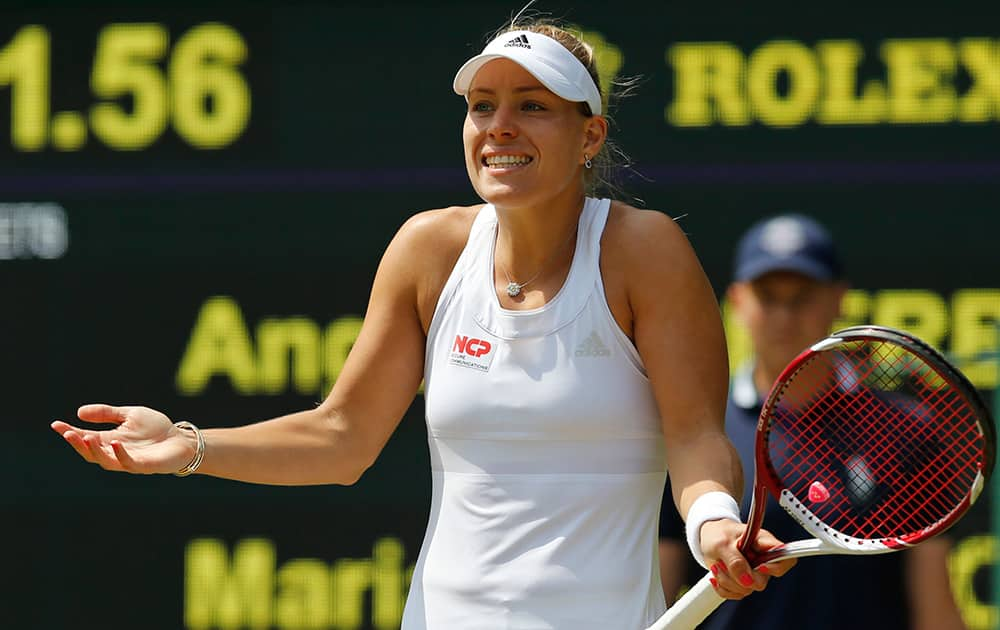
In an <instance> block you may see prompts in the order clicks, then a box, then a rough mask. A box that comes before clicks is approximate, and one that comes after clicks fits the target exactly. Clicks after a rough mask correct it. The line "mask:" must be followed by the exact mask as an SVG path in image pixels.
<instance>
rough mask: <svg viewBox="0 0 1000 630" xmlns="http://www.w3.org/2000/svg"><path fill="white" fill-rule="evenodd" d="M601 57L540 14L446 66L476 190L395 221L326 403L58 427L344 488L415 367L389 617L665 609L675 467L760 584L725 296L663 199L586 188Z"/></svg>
mask: <svg viewBox="0 0 1000 630" xmlns="http://www.w3.org/2000/svg"><path fill="white" fill-rule="evenodd" d="M595 68H596V65H595V60H594V56H593V52H592V50H591V48H590V47H589V46H587V45H586V44H584V43H583V42H581V41H579V40H578V39H577V38H576V37H574V36H573V35H571V34H570V33H568V32H567V31H565V30H562V29H560V28H557V27H554V26H549V25H545V24H541V23H531V24H520V25H516V26H512V27H510V28H509V29H507V30H505V31H504V32H502V33H500V34H499V35H498V36H496V37H495V38H494V39H493V40H492V41H491V42H490V43H489V44H488V45H487V46H486V48H485V49H484V50H483V52H482V53H481V54H478V55H476V56H474V57H473V58H471V59H469V60H468V61H467V62H466V63H465V64H464V65H463V66H462V67H461V68H460V69H459V71H458V74H457V75H456V76H455V79H454V90H455V92H457V93H458V94H459V95H461V96H463V97H465V99H466V100H467V102H468V111H467V115H466V117H465V123H464V127H463V132H462V133H463V140H464V147H465V163H466V168H467V170H468V175H469V179H470V180H471V182H472V185H473V187H474V188H475V190H476V192H477V193H478V194H479V196H480V197H481V198H482V199H483V200H484V201H485V202H486V203H485V204H482V205H476V206H472V207H448V208H443V209H438V210H432V211H428V212H422V213H419V214H417V215H415V216H414V217H412V218H411V219H410V220H409V221H407V222H406V224H405V225H404V226H403V227H402V228H401V229H400V230H399V232H398V234H397V235H396V236H395V238H394V239H393V240H392V242H391V243H390V244H389V246H388V248H387V250H386V252H385V254H384V257H383V259H382V262H381V264H380V266H379V269H378V272H377V274H376V278H375V281H374V286H373V288H372V292H371V298H370V303H369V305H368V310H367V313H366V317H365V321H364V326H363V328H362V330H361V332H360V335H359V337H358V339H357V342H356V343H355V345H354V347H353V350H352V351H351V353H350V356H349V358H348V360H347V362H346V365H345V366H344V369H343V372H342V373H341V376H340V378H339V379H338V380H337V382H336V385H335V386H334V388H333V389H332V391H331V393H330V394H329V396H328V397H327V398H326V400H325V401H324V402H323V403H322V404H321V405H320V406H318V407H317V408H315V409H309V410H306V411H302V412H299V413H293V414H291V415H287V416H283V417H280V418H275V419H271V420H267V421H263V422H259V423H254V424H250V425H246V426H241V427H237V428H226V429H210V430H204V431H202V430H199V429H197V428H196V427H195V426H194V425H193V424H190V423H187V422H182V423H174V422H172V421H171V420H170V419H168V417H167V416H166V415H164V414H162V413H160V412H158V411H154V410H152V409H148V408H144V407H115V406H109V405H104V404H92V405H85V406H83V407H81V408H80V410H79V412H78V415H79V417H80V419H81V420H83V421H85V422H89V423H111V424H114V425H116V426H115V427H114V428H112V429H111V430H107V431H91V430H85V429H83V428H78V427H75V426H71V425H69V424H66V423H64V422H58V421H57V422H55V423H53V428H54V429H55V431H57V432H58V433H60V434H61V435H62V437H63V438H64V439H65V440H66V441H67V442H68V443H69V444H70V445H72V447H73V448H74V449H75V450H76V451H77V452H78V453H79V454H80V455H81V456H82V457H83V458H84V459H86V460H87V461H90V462H94V463H96V464H98V465H100V466H102V467H103V468H106V469H108V470H116V471H128V472H133V473H179V474H189V473H192V472H198V473H200V474H206V475H212V476H216V477H224V478H227V479H237V480H241V481H247V482H255V483H263V484H282V485H299V484H325V483H335V484H351V483H353V482H355V481H356V480H357V479H358V478H359V477H360V476H361V474H362V473H363V472H364V471H365V469H366V468H368V467H369V466H371V465H372V463H373V462H374V461H375V460H376V458H377V457H378V455H379V452H380V451H381V450H382V448H383V446H384V445H385V443H386V441H387V440H388V439H389V436H390V435H391V434H392V432H393V431H394V429H395V428H396V426H397V424H398V423H399V421H400V419H401V418H402V416H403V414H404V412H405V411H406V409H407V408H408V406H409V405H410V403H411V402H412V401H413V399H414V396H415V395H416V393H417V391H418V388H419V386H420V383H421V380H424V381H425V397H426V415H427V427H428V436H429V448H430V455H431V464H432V476H433V495H432V503H431V515H430V522H429V524H428V527H427V533H426V537H425V539H424V542H423V545H422V548H421V551H420V555H419V558H418V561H417V564H416V569H415V572H414V574H413V580H412V585H411V588H410V592H409V596H408V599H407V603H406V607H405V612H404V616H403V628H404V629H405V630H423V629H426V628H430V629H434V630H461V629H474V630H483V629H487V630H488V629H490V628H505V629H523V630H528V629H532V630H537V629H543V628H550V629H556V628H558V629H565V630H588V629H590V630H609V629H612V628H613V629H629V630H640V629H642V628H645V627H646V626H647V625H648V624H650V623H651V622H653V621H654V620H655V619H656V618H657V617H658V616H659V615H660V614H661V613H662V612H663V611H664V610H665V603H664V599H663V592H662V588H661V585H660V579H659V569H658V566H657V547H656V546H657V519H658V510H659V505H660V499H661V496H662V489H663V484H664V479H665V475H666V462H668V461H669V463H670V474H671V476H672V477H673V479H674V487H675V488H676V492H675V494H674V497H673V498H674V499H675V500H676V503H677V506H678V507H679V509H680V511H681V513H682V514H685V515H686V516H687V517H688V523H689V526H690V527H689V529H690V532H691V541H692V552H693V553H694V554H695V555H697V556H698V557H700V558H702V559H703V561H704V562H705V565H706V566H713V565H717V564H718V565H723V564H724V565H725V566H726V567H727V568H726V570H724V571H722V572H720V573H719V575H718V582H717V584H718V587H719V591H720V593H723V594H724V595H725V596H728V597H743V596H746V595H747V594H749V593H750V592H752V591H755V590H761V589H762V588H764V586H765V584H766V583H767V580H768V576H767V575H764V574H762V573H759V572H756V571H752V570H751V569H750V567H749V566H748V565H747V562H746V560H745V559H744V558H743V557H742V556H741V555H740V553H739V552H738V551H737V548H736V541H737V539H738V537H739V535H740V533H741V532H742V531H743V526H742V525H741V524H740V523H739V514H738V508H737V505H736V502H735V500H734V499H733V497H734V496H739V492H740V491H741V488H742V487H743V485H742V484H743V481H742V475H741V468H740V462H739V458H738V456H737V454H736V452H735V451H734V450H733V447H732V445H731V444H730V442H729V440H728V439H727V438H726V435H725V433H724V431H723V425H722V418H723V410H724V404H725V396H726V386H727V380H728V371H727V362H726V348H725V340H724V336H723V331H722V326H721V322H720V317H719V311H718V305H717V303H716V300H715V296H714V294H713V291H712V288H711V286H710V285H709V283H708V281H707V279H706V277H705V275H704V273H703V271H702V269H701V266H700V265H699V262H698V260H697V259H696V257H695V255H694V253H693V251H692V248H691V246H690V245H689V243H688V242H687V240H686V238H685V237H684V235H683V233H682V232H681V230H680V229H678V227H677V226H676V225H675V224H674V223H673V221H671V220H670V218H669V217H667V216H666V215H665V214H663V213H661V212H655V211H641V210H637V209H635V208H633V207H630V206H628V205H626V204H624V203H621V202H618V201H612V200H609V199H601V198H597V197H596V196H591V194H590V191H591V190H593V188H594V187H595V186H596V184H598V183H599V182H598V181H597V180H598V179H599V178H598V177H596V176H595V173H598V172H600V171H601V168H602V166H601V165H602V163H604V162H605V160H606V153H607V150H606V148H605V141H606V138H607V133H608V123H607V120H606V118H605V116H604V113H605V112H604V109H605V106H604V103H605V102H606V99H605V98H604V97H603V95H602V92H601V90H600V88H599V85H598V79H597V73H596V71H595ZM399 140H400V145H399V147H398V149H399V153H400V154H417V155H418V154H419V152H420V146H421V145H422V144H423V143H424V142H429V141H434V139H432V138H424V137H421V135H420V133H419V125H418V126H417V127H416V128H415V129H414V134H413V136H410V137H406V138H400V139H399ZM757 542H758V544H759V545H760V546H763V547H770V546H773V545H775V544H778V541H777V540H775V539H774V538H773V537H772V536H771V535H770V534H768V533H767V532H763V533H762V534H761V536H760V538H759V540H758V541H757ZM790 565H791V563H782V564H779V565H776V566H774V567H772V570H771V572H772V574H781V573H783V572H784V571H786V570H787V569H788V568H789V567H790Z"/></svg>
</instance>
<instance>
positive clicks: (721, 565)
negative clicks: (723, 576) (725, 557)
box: [719, 560, 729, 571]
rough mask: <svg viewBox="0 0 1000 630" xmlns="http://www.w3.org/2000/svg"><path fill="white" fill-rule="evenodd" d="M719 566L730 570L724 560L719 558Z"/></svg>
mask: <svg viewBox="0 0 1000 630" xmlns="http://www.w3.org/2000/svg"><path fill="white" fill-rule="evenodd" d="M719 566H720V567H722V570H723V571H728V570H729V569H727V568H726V563H725V562H723V561H722V560H719Z"/></svg>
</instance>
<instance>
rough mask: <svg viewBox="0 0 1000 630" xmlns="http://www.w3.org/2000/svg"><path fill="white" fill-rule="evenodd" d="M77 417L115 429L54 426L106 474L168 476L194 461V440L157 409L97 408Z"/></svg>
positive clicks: (85, 409) (81, 411) (82, 409)
mask: <svg viewBox="0 0 1000 630" xmlns="http://www.w3.org/2000/svg"><path fill="white" fill-rule="evenodd" d="M77 415H78V416H79V417H80V419H81V420H83V421H84V422H88V423H92V424H113V425H115V426H114V427H113V428H111V429H106V430H93V429H84V428H80V427H77V426H74V425H71V424H68V423H66V422H63V421H61V420H56V421H55V422H53V423H52V429H53V430H54V431H55V432H56V433H58V434H60V435H61V436H62V437H63V439H64V440H66V442H68V443H69V445H70V446H72V447H73V449H74V450H75V451H76V452H77V453H79V455H80V456H81V457H82V458H83V459H85V460H87V461H88V462H91V463H94V464H97V465H99V466H100V467H101V468H104V469H105V470H117V471H127V472H132V473H144V474H153V473H169V472H174V471H176V470H179V469H180V468H181V467H183V466H184V465H185V464H187V463H188V462H190V461H191V457H192V452H193V446H192V444H193V441H194V437H193V436H192V435H191V434H190V433H189V432H187V431H184V430H181V429H178V428H177V427H175V426H174V424H173V423H172V422H171V420H170V418H168V417H167V416H166V415H164V414H162V413H160V412H159V411H156V410H155V409H150V408H148V407H135V406H125V407H114V406H111V405H104V404H94V405H84V406H83V407H80V409H79V411H77Z"/></svg>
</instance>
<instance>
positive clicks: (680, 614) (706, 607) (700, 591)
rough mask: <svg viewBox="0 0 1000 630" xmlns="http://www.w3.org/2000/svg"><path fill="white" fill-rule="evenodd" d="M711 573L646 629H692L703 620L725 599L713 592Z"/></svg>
mask: <svg viewBox="0 0 1000 630" xmlns="http://www.w3.org/2000/svg"><path fill="white" fill-rule="evenodd" d="M711 577H712V575H711V574H710V573H709V574H706V575H705V577H703V578H701V579H700V580H698V583H697V584H695V585H694V586H692V587H691V589H690V590H689V591H688V592H687V593H684V596H683V597H681V598H680V599H678V600H677V601H676V602H674V605H673V606H671V607H670V608H668V609H667V612H665V613H663V616H662V617H660V618H659V619H657V620H656V621H654V622H653V625H651V626H649V627H648V628H646V630H693V629H694V628H696V627H697V626H698V624H699V623H701V622H702V621H704V620H705V617H707V616H708V615H709V614H710V613H711V612H712V611H713V610H715V609H716V608H718V607H719V604H721V603H722V602H724V601H726V600H725V599H723V598H722V597H720V596H719V594H718V593H716V592H715V589H714V588H712V583H711V582H709V579H711Z"/></svg>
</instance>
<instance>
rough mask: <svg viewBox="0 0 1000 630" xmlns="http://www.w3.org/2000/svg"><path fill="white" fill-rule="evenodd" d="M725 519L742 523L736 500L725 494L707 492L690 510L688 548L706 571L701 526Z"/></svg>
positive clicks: (686, 524)
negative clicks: (702, 550)
mask: <svg viewBox="0 0 1000 630" xmlns="http://www.w3.org/2000/svg"><path fill="white" fill-rule="evenodd" d="M723 518H729V519H732V520H734V521H736V522H740V506H739V505H737V503H736V499H734V498H733V497H731V496H729V495H728V494H726V493H725V492H718V491H714V492H706V493H705V494H703V495H700V496H699V497H698V498H697V499H695V500H694V503H692V504H691V509H689V510H688V515H687V520H686V521H685V522H684V530H685V533H686V534H687V542H688V547H689V548H690V549H691V555H693V556H694V559H695V560H697V561H698V564H700V565H701V566H703V567H705V568H706V569H707V568H708V565H707V564H706V563H705V554H703V553H702V552H701V526H702V525H704V524H705V523H707V522H708V521H717V520H720V519H723Z"/></svg>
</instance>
